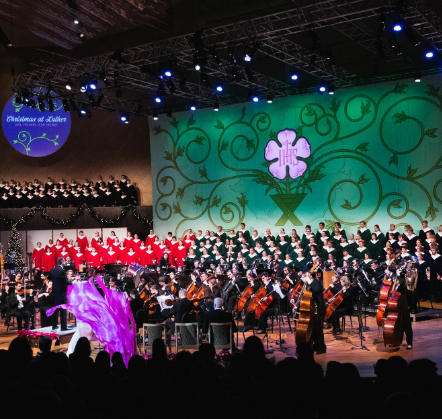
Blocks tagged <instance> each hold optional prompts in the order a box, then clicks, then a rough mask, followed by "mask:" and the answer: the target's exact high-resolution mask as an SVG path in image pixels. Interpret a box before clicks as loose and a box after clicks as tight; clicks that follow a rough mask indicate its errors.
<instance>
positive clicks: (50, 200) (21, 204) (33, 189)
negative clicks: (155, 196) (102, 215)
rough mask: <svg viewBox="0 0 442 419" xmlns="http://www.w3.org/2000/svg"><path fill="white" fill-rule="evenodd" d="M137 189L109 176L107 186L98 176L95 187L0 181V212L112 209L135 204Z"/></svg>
mask: <svg viewBox="0 0 442 419" xmlns="http://www.w3.org/2000/svg"><path fill="white" fill-rule="evenodd" d="M137 196H138V194H137V189H136V188H135V186H134V185H133V184H132V183H131V181H130V179H128V178H127V176H125V175H123V176H122V179H121V180H115V179H114V177H113V176H109V180H108V182H105V181H104V180H103V177H102V176H98V180H97V181H96V182H95V183H94V182H92V181H90V180H89V179H85V181H84V182H83V183H82V184H80V183H78V182H77V181H76V180H75V179H72V180H71V182H70V183H69V184H68V183H67V182H65V180H64V179H63V178H62V179H61V180H60V181H59V182H54V181H53V180H52V178H50V177H48V179H47V181H46V183H45V184H43V183H41V182H39V180H38V179H35V180H34V182H27V181H24V182H23V183H21V182H16V181H15V180H11V181H10V182H5V181H4V180H3V179H1V180H0V208H33V207H48V208H68V207H80V206H81V205H83V204H87V205H90V206H93V207H112V206H126V205H130V204H133V205H137V204H138V197H137Z"/></svg>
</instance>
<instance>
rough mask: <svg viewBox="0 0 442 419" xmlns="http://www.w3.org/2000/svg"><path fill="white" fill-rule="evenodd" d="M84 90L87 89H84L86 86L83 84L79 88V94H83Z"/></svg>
mask: <svg viewBox="0 0 442 419" xmlns="http://www.w3.org/2000/svg"><path fill="white" fill-rule="evenodd" d="M86 90H87V89H86V85H85V84H82V85H81V86H80V92H81V93H84V92H85V91H86Z"/></svg>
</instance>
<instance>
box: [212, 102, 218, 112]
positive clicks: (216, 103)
mask: <svg viewBox="0 0 442 419" xmlns="http://www.w3.org/2000/svg"><path fill="white" fill-rule="evenodd" d="M213 110H214V111H215V112H218V111H219V101H218V100H214V101H213Z"/></svg>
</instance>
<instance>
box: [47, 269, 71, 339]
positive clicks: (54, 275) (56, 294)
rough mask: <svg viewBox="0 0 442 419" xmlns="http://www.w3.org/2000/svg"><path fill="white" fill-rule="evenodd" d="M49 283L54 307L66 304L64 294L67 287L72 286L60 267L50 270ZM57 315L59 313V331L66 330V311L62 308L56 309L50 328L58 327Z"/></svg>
mask: <svg viewBox="0 0 442 419" xmlns="http://www.w3.org/2000/svg"><path fill="white" fill-rule="evenodd" d="M49 281H52V296H53V303H54V306H58V305H60V304H66V303H67V297H66V292H67V289H68V285H72V283H71V282H69V281H68V279H67V277H66V271H65V270H64V269H63V268H62V267H61V266H56V267H55V268H52V269H51V271H50V272H49ZM58 313H60V326H61V330H63V329H67V320H66V310H65V309H63V308H59V309H57V311H56V312H55V313H54V314H53V317H52V319H53V322H52V327H53V328H56V327H57V326H58Z"/></svg>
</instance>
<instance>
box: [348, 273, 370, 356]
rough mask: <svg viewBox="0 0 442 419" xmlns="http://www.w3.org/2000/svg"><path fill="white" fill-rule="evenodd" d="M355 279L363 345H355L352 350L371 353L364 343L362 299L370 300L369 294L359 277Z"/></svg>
mask: <svg viewBox="0 0 442 419" xmlns="http://www.w3.org/2000/svg"><path fill="white" fill-rule="evenodd" d="M355 279H356V283H357V285H358V287H359V294H358V305H357V307H358V308H357V311H358V324H359V338H360V340H361V344H360V345H354V346H353V347H352V348H351V349H363V350H365V351H369V350H370V349H368V348H367V347H366V346H365V345H364V343H363V341H364V340H365V338H364V325H363V322H362V297H363V296H365V297H366V298H368V294H367V292H366V291H365V288H364V287H363V286H362V284H361V281H359V279H358V277H357V276H355Z"/></svg>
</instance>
